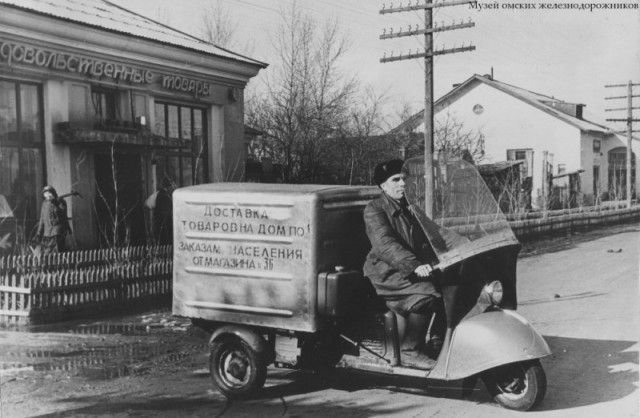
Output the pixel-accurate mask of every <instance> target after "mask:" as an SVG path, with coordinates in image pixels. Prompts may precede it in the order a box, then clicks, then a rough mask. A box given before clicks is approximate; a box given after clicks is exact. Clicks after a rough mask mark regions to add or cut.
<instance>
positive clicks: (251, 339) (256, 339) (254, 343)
mask: <svg viewBox="0 0 640 418" xmlns="http://www.w3.org/2000/svg"><path fill="white" fill-rule="evenodd" d="M225 335H233V336H235V337H238V338H240V339H241V340H243V341H244V342H246V343H247V344H248V345H249V347H251V348H252V349H253V350H254V351H255V352H256V353H259V354H263V355H266V356H267V359H268V362H267V364H268V363H271V362H272V361H273V358H274V352H273V349H272V348H271V346H270V345H269V344H268V343H267V342H266V341H265V340H264V338H263V337H262V335H260V334H258V333H257V332H256V331H255V330H254V329H252V328H250V327H246V326H242V325H224V326H222V327H220V328H217V329H216V330H215V331H214V332H213V334H212V335H211V338H209V345H211V344H213V342H214V341H215V340H217V339H218V338H221V337H223V336H225Z"/></svg>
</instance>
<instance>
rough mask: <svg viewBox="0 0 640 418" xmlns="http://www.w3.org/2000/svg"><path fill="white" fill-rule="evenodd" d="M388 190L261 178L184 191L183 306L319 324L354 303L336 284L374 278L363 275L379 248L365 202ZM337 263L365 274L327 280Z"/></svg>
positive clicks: (176, 298) (277, 324)
mask: <svg viewBox="0 0 640 418" xmlns="http://www.w3.org/2000/svg"><path fill="white" fill-rule="evenodd" d="M379 193H380V191H379V189H378V188H377V187H365V186H362V187H359V186H321V185H290V184H286V185H285V184H258V183H215V184H206V185H200V186H192V187H186V188H181V189H178V190H176V191H175V192H174V193H173V210H174V221H173V228H174V269H173V313H174V314H175V315H180V316H185V317H190V318H201V319H204V320H209V321H220V322H227V323H242V324H247V325H256V326H264V327H271V328H283V329H288V330H296V331H308V332H314V331H317V330H318V329H319V326H320V323H321V318H322V317H323V315H339V314H340V313H341V312H344V309H343V307H341V306H340V300H339V298H338V297H337V296H336V295H334V294H332V293H331V292H332V291H334V292H335V290H336V289H339V288H343V287H344V286H345V283H344V281H351V280H365V279H363V278H362V276H361V275H360V274H357V272H359V271H361V269H362V265H363V263H364V259H365V256H366V254H367V252H368V250H369V248H370V245H369V240H368V238H367V236H366V234H365V230H364V221H363V218H362V211H363V209H364V207H365V205H366V204H367V203H368V201H369V200H371V199H372V198H374V197H376V196H377V195H378V194H379ZM335 271H345V272H346V271H351V272H354V271H355V272H356V273H355V274H342V275H339V279H340V280H339V281H340V282H341V283H339V284H337V285H334V284H333V282H329V284H327V283H328V282H327V280H326V279H327V276H326V274H325V273H326V272H335ZM320 274H325V275H324V276H323V280H321V283H319V282H318V276H319V275H320ZM332 277H333V276H332ZM332 280H333V279H332ZM346 286H347V287H351V284H346ZM319 288H320V292H319ZM327 289H328V290H327ZM332 289H333V290H332ZM319 297H320V301H319V299H318V298H319ZM319 304H320V306H319Z"/></svg>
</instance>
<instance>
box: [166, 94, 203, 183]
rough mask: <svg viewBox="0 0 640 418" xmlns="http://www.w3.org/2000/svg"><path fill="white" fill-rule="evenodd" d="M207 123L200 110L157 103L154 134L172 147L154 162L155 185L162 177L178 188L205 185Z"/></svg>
mask: <svg viewBox="0 0 640 418" xmlns="http://www.w3.org/2000/svg"><path fill="white" fill-rule="evenodd" d="M206 121H207V119H206V116H205V109H203V108H199V107H193V106H185V105H179V104H171V103H160V102H156V104H155V126H154V127H153V131H154V133H155V134H157V135H161V136H163V137H165V139H166V143H167V145H169V146H172V147H171V148H168V150H167V151H162V152H159V153H158V154H157V157H156V158H155V163H156V176H157V181H158V182H161V181H162V179H163V178H164V177H167V178H168V179H169V180H171V181H172V182H174V183H175V184H176V185H177V186H189V185H192V184H200V183H204V182H206V181H208V174H207V173H208V168H207V141H206V138H207V124H206Z"/></svg>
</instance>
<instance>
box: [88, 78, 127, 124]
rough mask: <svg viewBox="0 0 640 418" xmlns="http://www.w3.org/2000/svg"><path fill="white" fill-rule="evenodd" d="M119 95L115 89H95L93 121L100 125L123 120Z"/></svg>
mask: <svg viewBox="0 0 640 418" xmlns="http://www.w3.org/2000/svg"><path fill="white" fill-rule="evenodd" d="M118 98H119V93H118V91H117V90H114V89H106V88H102V87H93V88H92V89H91V103H92V104H93V120H94V122H96V123H98V124H103V123H105V122H107V121H115V120H120V119H122V117H121V115H120V109H119V106H118Z"/></svg>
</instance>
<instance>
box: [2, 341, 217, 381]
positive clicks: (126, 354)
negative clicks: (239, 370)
mask: <svg viewBox="0 0 640 418" xmlns="http://www.w3.org/2000/svg"><path fill="white" fill-rule="evenodd" d="M206 352H207V344H192V345H189V346H186V347H176V346H175V345H174V344H158V343H157V342H154V343H139V342H137V343H131V344H121V345H116V346H104V347H88V348H83V349H76V350H72V351H55V350H33V349H27V350H21V351H5V352H3V353H2V354H1V355H0V376H3V375H4V376H7V375H16V374H22V373H25V372H36V373H44V372H46V373H51V372H63V373H66V374H68V375H71V376H83V377H86V378H89V379H114V378H118V377H125V376H136V375H142V374H145V373H147V372H148V371H149V370H150V369H151V368H154V367H160V368H162V367H171V366H173V365H174V364H175V363H189V362H191V363H193V365H199V363H201V362H202V359H201V358H197V357H199V356H202V354H203V353H206Z"/></svg>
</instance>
